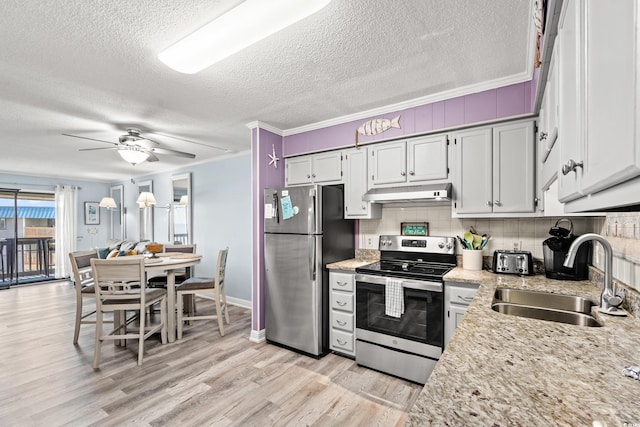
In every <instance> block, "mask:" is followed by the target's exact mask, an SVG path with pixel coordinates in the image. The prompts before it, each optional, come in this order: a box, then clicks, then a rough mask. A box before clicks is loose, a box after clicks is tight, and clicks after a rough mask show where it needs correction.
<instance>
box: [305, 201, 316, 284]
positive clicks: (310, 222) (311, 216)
mask: <svg viewBox="0 0 640 427" xmlns="http://www.w3.org/2000/svg"><path fill="white" fill-rule="evenodd" d="M307 230H308V232H309V234H314V233H315V232H316V190H315V188H311V189H310V190H309V210H308V211H307ZM314 280H315V279H314Z"/></svg>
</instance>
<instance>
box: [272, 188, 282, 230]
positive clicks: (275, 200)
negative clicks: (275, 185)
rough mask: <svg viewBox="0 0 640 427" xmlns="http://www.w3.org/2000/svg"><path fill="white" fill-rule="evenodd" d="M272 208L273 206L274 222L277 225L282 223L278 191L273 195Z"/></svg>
mask: <svg viewBox="0 0 640 427" xmlns="http://www.w3.org/2000/svg"><path fill="white" fill-rule="evenodd" d="M271 206H273V222H275V223H276V224H277V223H279V222H280V209H279V208H278V192H277V191H276V192H274V193H273V199H272V201H271Z"/></svg>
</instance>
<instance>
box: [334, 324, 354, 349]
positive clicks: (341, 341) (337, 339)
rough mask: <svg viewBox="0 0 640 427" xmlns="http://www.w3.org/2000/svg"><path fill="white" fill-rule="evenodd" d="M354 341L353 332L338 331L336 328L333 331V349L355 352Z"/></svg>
mask: <svg viewBox="0 0 640 427" xmlns="http://www.w3.org/2000/svg"><path fill="white" fill-rule="evenodd" d="M353 341H354V336H353V334H352V333H348V332H342V331H336V330H335V329H334V330H332V331H331V348H333V349H342V350H345V351H348V352H353Z"/></svg>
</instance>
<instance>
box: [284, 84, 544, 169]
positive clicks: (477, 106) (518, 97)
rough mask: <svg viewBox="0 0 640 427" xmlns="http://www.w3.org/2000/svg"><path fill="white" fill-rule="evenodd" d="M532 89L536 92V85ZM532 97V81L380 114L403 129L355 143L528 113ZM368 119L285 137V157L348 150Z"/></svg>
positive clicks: (359, 136) (361, 139) (392, 130)
mask: <svg viewBox="0 0 640 427" xmlns="http://www.w3.org/2000/svg"><path fill="white" fill-rule="evenodd" d="M533 90H534V91H535V84H534V87H533ZM532 96H533V95H532V82H530V81H529V82H524V83H518V84H514V85H510V86H505V87H501V88H498V89H491V90H486V91H484V92H478V93H474V94H471V95H465V96H459V97H457V98H452V99H447V100H445V101H438V102H434V103H431V104H426V105H421V106H418V107H412V108H407V109H405V110H401V111H396V112H393V113H388V114H383V115H381V116H376V117H375V118H386V119H392V118H394V117H395V116H397V115H400V126H401V127H402V128H401V129H389V130H388V131H386V132H384V133H383V134H379V135H371V136H363V135H358V142H359V143H369V142H374V141H380V140H382V139H385V140H386V139H393V138H398V137H402V136H405V135H411V134H415V133H422V132H429V131H435V130H439V129H446V128H450V127H454V126H460V125H467V124H473V123H478V122H483V121H487V120H497V119H502V118H507V117H513V116H517V115H520V114H527V113H531V111H532V104H533V98H532ZM367 120H368V119H361V120H355V121H352V122H348V123H343V124H339V125H335V126H329V127H326V128H323V129H317V130H313V131H309V132H303V133H299V134H296V135H290V136H285V137H284V141H283V152H284V156H285V157H290V156H295V155H299V154H306V153H312V152H316V151H325V150H332V149H335V148H343V147H349V146H351V145H353V144H354V143H355V135H356V129H358V127H359V126H360V125H361V124H362V123H364V122H366V121H367Z"/></svg>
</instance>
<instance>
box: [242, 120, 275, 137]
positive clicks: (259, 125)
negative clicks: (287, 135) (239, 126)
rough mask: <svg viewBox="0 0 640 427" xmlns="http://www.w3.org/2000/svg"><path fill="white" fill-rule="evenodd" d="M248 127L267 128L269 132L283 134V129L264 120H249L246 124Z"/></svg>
mask: <svg viewBox="0 0 640 427" xmlns="http://www.w3.org/2000/svg"><path fill="white" fill-rule="evenodd" d="M246 126H247V127H248V128H249V129H255V128H260V129H264V130H268V131H269V132H271V133H275V134H276V135H278V136H283V134H282V133H283V131H282V129H278V128H277V127H275V126H271V125H270V124H268V123H265V122H261V121H259V120H256V121H253V122H249V123H247V125H246Z"/></svg>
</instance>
